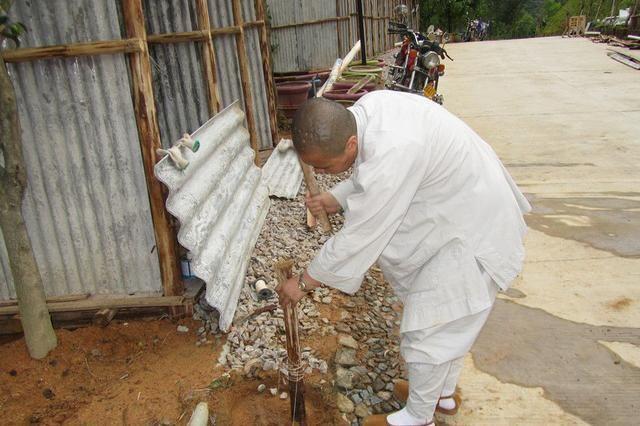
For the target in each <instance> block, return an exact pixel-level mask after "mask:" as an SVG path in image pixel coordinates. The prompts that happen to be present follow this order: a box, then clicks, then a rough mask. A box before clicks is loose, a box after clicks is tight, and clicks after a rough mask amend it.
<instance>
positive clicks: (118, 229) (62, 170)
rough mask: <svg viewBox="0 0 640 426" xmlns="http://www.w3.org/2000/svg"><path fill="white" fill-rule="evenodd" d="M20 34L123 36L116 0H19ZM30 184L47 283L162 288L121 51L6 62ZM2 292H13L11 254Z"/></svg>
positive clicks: (31, 217)
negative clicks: (23, 27)
mask: <svg viewBox="0 0 640 426" xmlns="http://www.w3.org/2000/svg"><path fill="white" fill-rule="evenodd" d="M12 13H13V14H14V16H15V18H16V19H17V20H19V21H22V22H24V23H25V24H26V26H27V27H28V28H29V32H28V33H27V35H26V40H25V44H26V45H29V46H34V45H35V46H42V45H52V44H56V43H68V42H75V41H88V40H109V39H117V38H120V28H119V25H118V21H119V17H118V12H117V8H116V7H115V6H114V4H113V2H94V1H64V2H63V1H60V2H46V1H43V0H41V1H32V2H16V3H15V5H14V8H12ZM9 72H10V75H11V78H12V80H13V83H14V87H15V89H16V95H17V99H18V107H19V114H20V123H21V127H22V138H23V153H24V159H25V162H26V166H27V176H28V187H27V192H26V194H25V199H24V202H23V205H22V211H23V215H24V218H25V222H26V225H27V231H28V233H29V236H30V239H31V243H32V246H33V250H34V254H35V258H36V261H37V263H38V267H39V269H40V273H41V275H42V279H43V282H44V287H45V292H46V294H47V295H49V296H54V295H64V294H72V293H108V294H133V293H160V292H161V281H160V270H159V266H158V256H157V253H156V251H155V237H154V231H153V225H152V221H151V213H150V208H149V197H148V193H147V189H146V183H145V178H144V173H143V167H142V158H141V154H140V145H139V140H138V132H137V128H136V122H135V114H134V112H133V105H132V100H131V89H130V86H129V81H128V79H127V78H124V79H123V78H122V76H126V75H127V74H128V67H127V63H126V61H125V58H124V56H123V55H102V56H98V57H82V58H75V59H64V60H63V59H54V60H46V61H34V62H25V63H18V64H9ZM0 264H1V265H2V267H3V273H1V274H0V279H1V280H2V282H0V287H3V288H4V289H3V290H2V291H1V292H0V294H1V295H2V297H6V296H7V295H9V296H12V295H13V294H14V292H13V288H11V284H10V282H8V280H7V279H6V276H7V275H8V270H7V267H8V262H7V261H6V259H3V260H2V262H0Z"/></svg>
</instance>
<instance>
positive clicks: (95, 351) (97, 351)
mask: <svg viewBox="0 0 640 426" xmlns="http://www.w3.org/2000/svg"><path fill="white" fill-rule="evenodd" d="M91 355H92V356H94V357H96V358H98V357H101V356H102V352H100V349H91Z"/></svg>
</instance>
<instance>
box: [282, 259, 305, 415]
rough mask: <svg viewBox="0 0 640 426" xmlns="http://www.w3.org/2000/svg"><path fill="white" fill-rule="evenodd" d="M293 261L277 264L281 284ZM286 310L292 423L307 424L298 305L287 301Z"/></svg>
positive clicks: (286, 278)
mask: <svg viewBox="0 0 640 426" xmlns="http://www.w3.org/2000/svg"><path fill="white" fill-rule="evenodd" d="M292 267H293V261H292V260H290V259H287V260H281V261H279V262H277V263H276V264H275V272H276V276H277V278H278V282H279V283H280V285H284V283H285V282H286V281H287V280H288V279H289V278H291V276H292V275H293V273H292V271H291V269H292ZM282 310H283V312H284V330H285V334H286V337H287V357H288V360H287V361H288V362H287V381H288V382H289V401H290V402H291V424H292V425H294V426H298V425H299V426H305V425H306V424H307V416H306V412H305V407H304V377H303V371H304V369H303V366H302V362H301V361H300V336H299V334H298V311H297V310H296V306H295V305H292V304H291V303H287V304H286V305H283V306H282Z"/></svg>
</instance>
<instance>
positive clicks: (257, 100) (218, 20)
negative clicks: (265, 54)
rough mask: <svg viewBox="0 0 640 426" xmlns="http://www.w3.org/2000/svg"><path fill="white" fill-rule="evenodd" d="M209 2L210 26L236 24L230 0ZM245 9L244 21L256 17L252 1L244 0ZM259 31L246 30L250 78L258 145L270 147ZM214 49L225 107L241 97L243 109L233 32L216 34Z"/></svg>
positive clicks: (218, 26) (217, 26) (265, 147)
mask: <svg viewBox="0 0 640 426" xmlns="http://www.w3.org/2000/svg"><path fill="white" fill-rule="evenodd" d="M208 4H209V15H210V18H211V26H212V27H213V28H224V27H231V26H233V25H234V21H233V6H232V2H231V0H209V1H208ZM242 9H243V15H244V16H245V20H246V19H247V17H250V18H251V20H254V17H255V13H254V9H253V0H242ZM257 31H258V30H257V28H247V29H245V45H246V48H247V56H248V59H249V63H248V64H247V65H248V67H249V75H250V79H251V92H252V96H253V116H254V117H255V120H256V127H257V131H258V141H259V146H260V148H261V149H267V148H271V146H272V143H271V130H270V129H271V127H270V125H269V107H268V103H267V95H266V90H265V87H264V86H265V83H264V74H263V72H262V53H261V50H260V43H259V39H258V32H257ZM214 49H215V52H216V64H217V70H218V89H219V91H220V97H221V98H222V104H223V106H225V107H226V106H228V105H231V104H232V103H233V102H235V101H236V100H238V99H240V100H242V107H243V108H244V100H243V97H242V86H241V84H240V67H239V65H238V53H237V52H238V51H237V48H236V36H235V35H233V34H230V35H218V36H216V37H214Z"/></svg>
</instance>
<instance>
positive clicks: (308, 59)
mask: <svg viewBox="0 0 640 426" xmlns="http://www.w3.org/2000/svg"><path fill="white" fill-rule="evenodd" d="M267 3H268V5H269V12H270V16H271V26H272V27H277V26H280V25H288V24H294V23H303V22H307V21H314V20H319V19H326V18H334V17H337V16H343V17H345V16H346V17H349V19H348V20H341V21H338V22H337V23H336V22H327V23H321V24H307V25H303V26H297V27H288V28H273V29H272V30H271V43H272V44H273V45H274V47H275V51H274V52H273V54H272V59H273V71H274V72H276V73H286V72H294V71H308V70H318V69H324V68H331V66H332V65H333V62H334V61H335V59H336V58H337V57H338V56H339V55H340V56H344V55H345V54H346V53H347V52H348V51H349V49H351V47H352V46H353V45H354V44H355V42H356V41H357V40H358V39H359V34H358V20H357V18H356V16H355V14H356V5H355V1H353V0H337V2H336V1H314V0H267ZM336 3H337V9H336ZM398 4H407V5H408V7H409V10H411V11H412V10H415V8H416V0H364V1H363V7H364V15H365V34H366V44H367V55H368V57H371V58H372V57H374V55H376V54H379V53H382V52H384V51H385V50H387V49H389V48H391V44H392V41H393V38H392V37H389V36H388V35H387V20H383V19H370V18H366V17H367V16H368V17H371V16H373V17H390V16H392V14H393V8H394V7H395V6H397V5H398ZM416 17H417V14H414V15H412V16H411V17H410V26H411V27H413V28H417V22H418V21H417V18H416ZM338 29H339V31H340V43H338V34H337V33H338ZM338 47H339V49H338ZM358 58H359V56H358Z"/></svg>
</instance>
